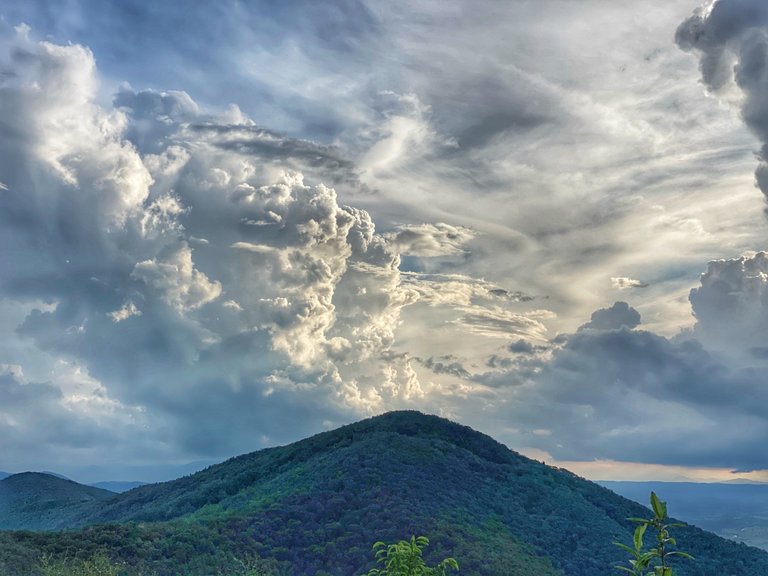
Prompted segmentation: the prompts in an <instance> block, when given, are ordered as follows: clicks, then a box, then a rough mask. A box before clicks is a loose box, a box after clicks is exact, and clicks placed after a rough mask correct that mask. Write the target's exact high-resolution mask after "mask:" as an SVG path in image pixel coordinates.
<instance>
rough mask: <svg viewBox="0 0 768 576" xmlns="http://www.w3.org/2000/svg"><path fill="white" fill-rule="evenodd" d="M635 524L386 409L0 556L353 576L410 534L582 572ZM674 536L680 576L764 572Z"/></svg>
mask: <svg viewBox="0 0 768 576" xmlns="http://www.w3.org/2000/svg"><path fill="white" fill-rule="evenodd" d="M671 512H672V513H673V514H674V509H671ZM645 514H647V509H646V508H644V507H643V506H641V505H640V504H637V503H634V502H631V501H629V500H627V499H625V498H622V497H620V496H618V495H616V494H614V493H613V492H611V491H610V490H608V489H607V488H603V487H600V486H598V485H597V484H594V483H592V482H589V481H587V480H584V479H583V478H579V477H578V476H576V475H575V474H572V473H571V472H568V471H566V470H561V469H556V468H553V467H550V466H547V465H545V464H543V463H541V462H537V461H535V460H531V459H528V458H526V457H524V456H522V455H520V454H518V453H516V452H513V451H511V450H509V449H508V448H507V447H506V446H504V445H503V444H501V443H499V442H497V441H496V440H494V439H492V438H490V437H489V436H486V435H484V434H482V433H480V432H477V431H475V430H472V429H471V428H469V427H466V426H462V425H460V424H457V423H454V422H450V421H448V420H445V419H442V418H439V417H437V416H430V415H424V414H421V413H418V412H413V411H401V412H391V413H387V414H384V415H381V416H377V417H374V418H369V419H366V420H362V421H360V422H356V423H354V424H349V425H347V426H343V427H341V428H338V429H336V430H332V431H328V432H323V433H321V434H318V435H315V436H312V437H310V438H307V439H304V440H300V441H298V442H295V443H293V444H289V445H287V446H282V447H275V448H268V449H265V450H260V451H258V452H252V453H250V454H244V455H241V456H238V457H235V458H232V459H230V460H227V461H226V462H223V463H221V464H216V465H213V466H210V467H208V468H206V469H205V470H202V471H200V472H197V473H195V474H192V475H190V476H187V477H184V478H180V479H177V480H174V481H171V482H166V483H161V484H153V485H148V486H142V487H139V488H136V489H134V490H131V491H130V492H127V493H125V494H121V495H113V497H112V498H110V499H107V500H104V501H103V502H97V503H91V504H90V505H89V506H86V507H83V508H80V509H78V510H77V513H76V514H71V515H69V516H68V520H67V522H66V523H64V524H63V525H62V526H61V527H66V528H70V529H71V528H77V527H80V530H79V531H74V532H72V531H69V530H68V531H66V532H63V533H56V534H44V535H39V536H35V537H34V538H33V537H32V536H25V535H24V533H18V532H8V533H0V537H2V538H0V550H2V549H7V550H17V552H15V553H14V554H15V555H14V556H12V557H9V558H8V559H6V560H5V563H6V566H8V565H12V564H10V562H12V561H15V562H16V563H17V564H18V563H19V562H20V560H19V558H22V557H25V558H33V557H34V555H35V554H39V553H43V552H45V551H48V550H59V549H62V548H65V547H66V546H68V545H71V546H77V547H79V548H78V550H83V551H85V550H94V549H100V548H99V547H101V548H102V549H106V550H107V551H108V552H109V553H110V554H112V555H113V557H115V558H116V559H117V560H119V561H121V562H125V563H126V565H128V566H131V567H134V568H136V570H139V569H144V570H145V571H147V570H154V571H155V572H157V574H158V576H166V575H167V576H171V575H176V574H179V575H180V574H184V575H185V576H186V575H193V574H194V575H197V574H200V575H202V574H210V573H212V572H215V571H216V570H217V569H218V568H217V567H218V566H221V564H220V563H221V562H226V561H228V559H231V558H232V557H233V556H236V555H240V556H242V555H248V554H258V555H259V556H262V557H264V558H267V559H269V560H270V561H274V562H278V563H279V564H280V565H281V566H283V568H284V570H285V571H286V572H287V573H290V574H297V575H298V574H316V575H318V576H321V575H328V574H334V575H337V576H354V575H357V574H360V573H363V572H365V571H367V569H368V568H370V567H371V553H370V546H371V545H372V544H373V542H374V541H376V540H385V541H393V540H397V539H401V538H407V537H409V536H410V535H411V534H424V535H427V536H428V537H429V538H430V540H431V542H432V546H431V547H430V549H429V550H428V558H432V557H434V558H437V557H439V556H441V555H442V556H443V557H444V556H446V555H451V556H454V557H456V558H457V559H458V560H459V562H460V564H462V573H465V574H479V575H487V576H501V575H502V574H504V575H507V574H513V575H519V576H529V575H530V574H537V576H538V575H541V576H545V575H549V576H555V575H557V574H563V575H565V576H588V575H589V576H591V575H593V574H595V573H604V572H605V571H608V570H610V569H611V566H613V565H615V564H617V563H620V562H623V561H624V560H625V558H624V557H623V554H622V552H621V551H620V550H618V549H617V548H616V547H615V546H613V545H612V541H623V542H631V535H632V529H633V525H632V523H631V522H628V521H627V520H626V519H627V517H629V516H642V515H645ZM675 535H676V536H677V537H678V541H680V542H681V545H682V547H683V549H684V550H686V551H688V552H691V553H692V554H694V556H696V557H697V559H698V560H697V562H696V563H695V564H694V565H693V566H687V565H685V564H680V566H679V569H678V571H677V574H679V575H680V576H692V575H694V574H695V575H697V576H714V575H718V576H721V575H722V574H725V573H727V574H729V575H732V576H755V575H757V574H766V573H768V554H766V553H765V552H763V551H761V550H757V549H755V548H750V547H747V546H744V545H738V544H734V543H731V542H728V541H726V540H723V539H722V538H719V537H717V536H715V535H713V534H709V533H707V532H704V531H702V530H700V529H697V528H695V527H690V526H686V527H684V528H681V529H680V530H679V531H678V532H677V533H676V534H675ZM73 542H76V544H75V543H73ZM8 554H10V552H9V553H8ZM0 560H2V558H0ZM216 562H219V564H216ZM0 567H2V563H0ZM726 571H727V572H726ZM8 574H9V576H15V574H16V573H14V572H8Z"/></svg>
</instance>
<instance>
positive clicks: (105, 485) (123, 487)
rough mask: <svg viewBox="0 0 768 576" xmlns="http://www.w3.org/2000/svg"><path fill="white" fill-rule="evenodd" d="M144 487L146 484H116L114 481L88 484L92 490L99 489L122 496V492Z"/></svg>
mask: <svg viewBox="0 0 768 576" xmlns="http://www.w3.org/2000/svg"><path fill="white" fill-rule="evenodd" d="M145 485H146V482H118V481H114V480H110V481H107V482H96V483H95V484H89V486H93V487H94V488H101V489H102V490H109V491H110V492H116V493H118V494H122V493H123V492H128V490H133V489H134V488H138V487H139V486H145Z"/></svg>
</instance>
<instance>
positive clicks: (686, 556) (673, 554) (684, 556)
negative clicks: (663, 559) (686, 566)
mask: <svg viewBox="0 0 768 576" xmlns="http://www.w3.org/2000/svg"><path fill="white" fill-rule="evenodd" d="M667 556H681V557H683V558H688V560H696V558H694V557H693V556H691V555H690V554H688V553H687V552H680V550H675V551H674V552H669V553H668V554H667Z"/></svg>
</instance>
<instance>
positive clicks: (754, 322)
mask: <svg viewBox="0 0 768 576" xmlns="http://www.w3.org/2000/svg"><path fill="white" fill-rule="evenodd" d="M700 283H701V284H700V286H698V287H697V288H694V289H692V290H691V292H690V302H691V307H692V309H693V314H694V316H695V317H696V325H695V327H694V329H693V333H694V334H695V335H696V337H697V338H699V339H700V340H701V341H702V342H704V343H706V344H707V346H709V347H712V348H714V349H717V350H721V351H726V352H728V353H730V354H735V355H737V356H741V355H743V354H748V355H751V356H753V357H755V358H762V357H764V353H763V350H764V349H765V348H766V347H767V346H768V255H767V254H766V253H765V252H757V253H752V254H748V255H745V256H741V257H739V258H732V259H728V260H715V261H712V262H710V263H709V265H708V266H707V271H706V272H705V273H704V274H702V275H701V279H700Z"/></svg>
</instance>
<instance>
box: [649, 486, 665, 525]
mask: <svg viewBox="0 0 768 576" xmlns="http://www.w3.org/2000/svg"><path fill="white" fill-rule="evenodd" d="M651 508H653V513H654V514H656V517H657V518H659V519H660V520H663V519H664V518H666V517H667V505H666V503H665V502H662V501H661V500H660V499H659V497H658V496H656V492H651Z"/></svg>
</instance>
